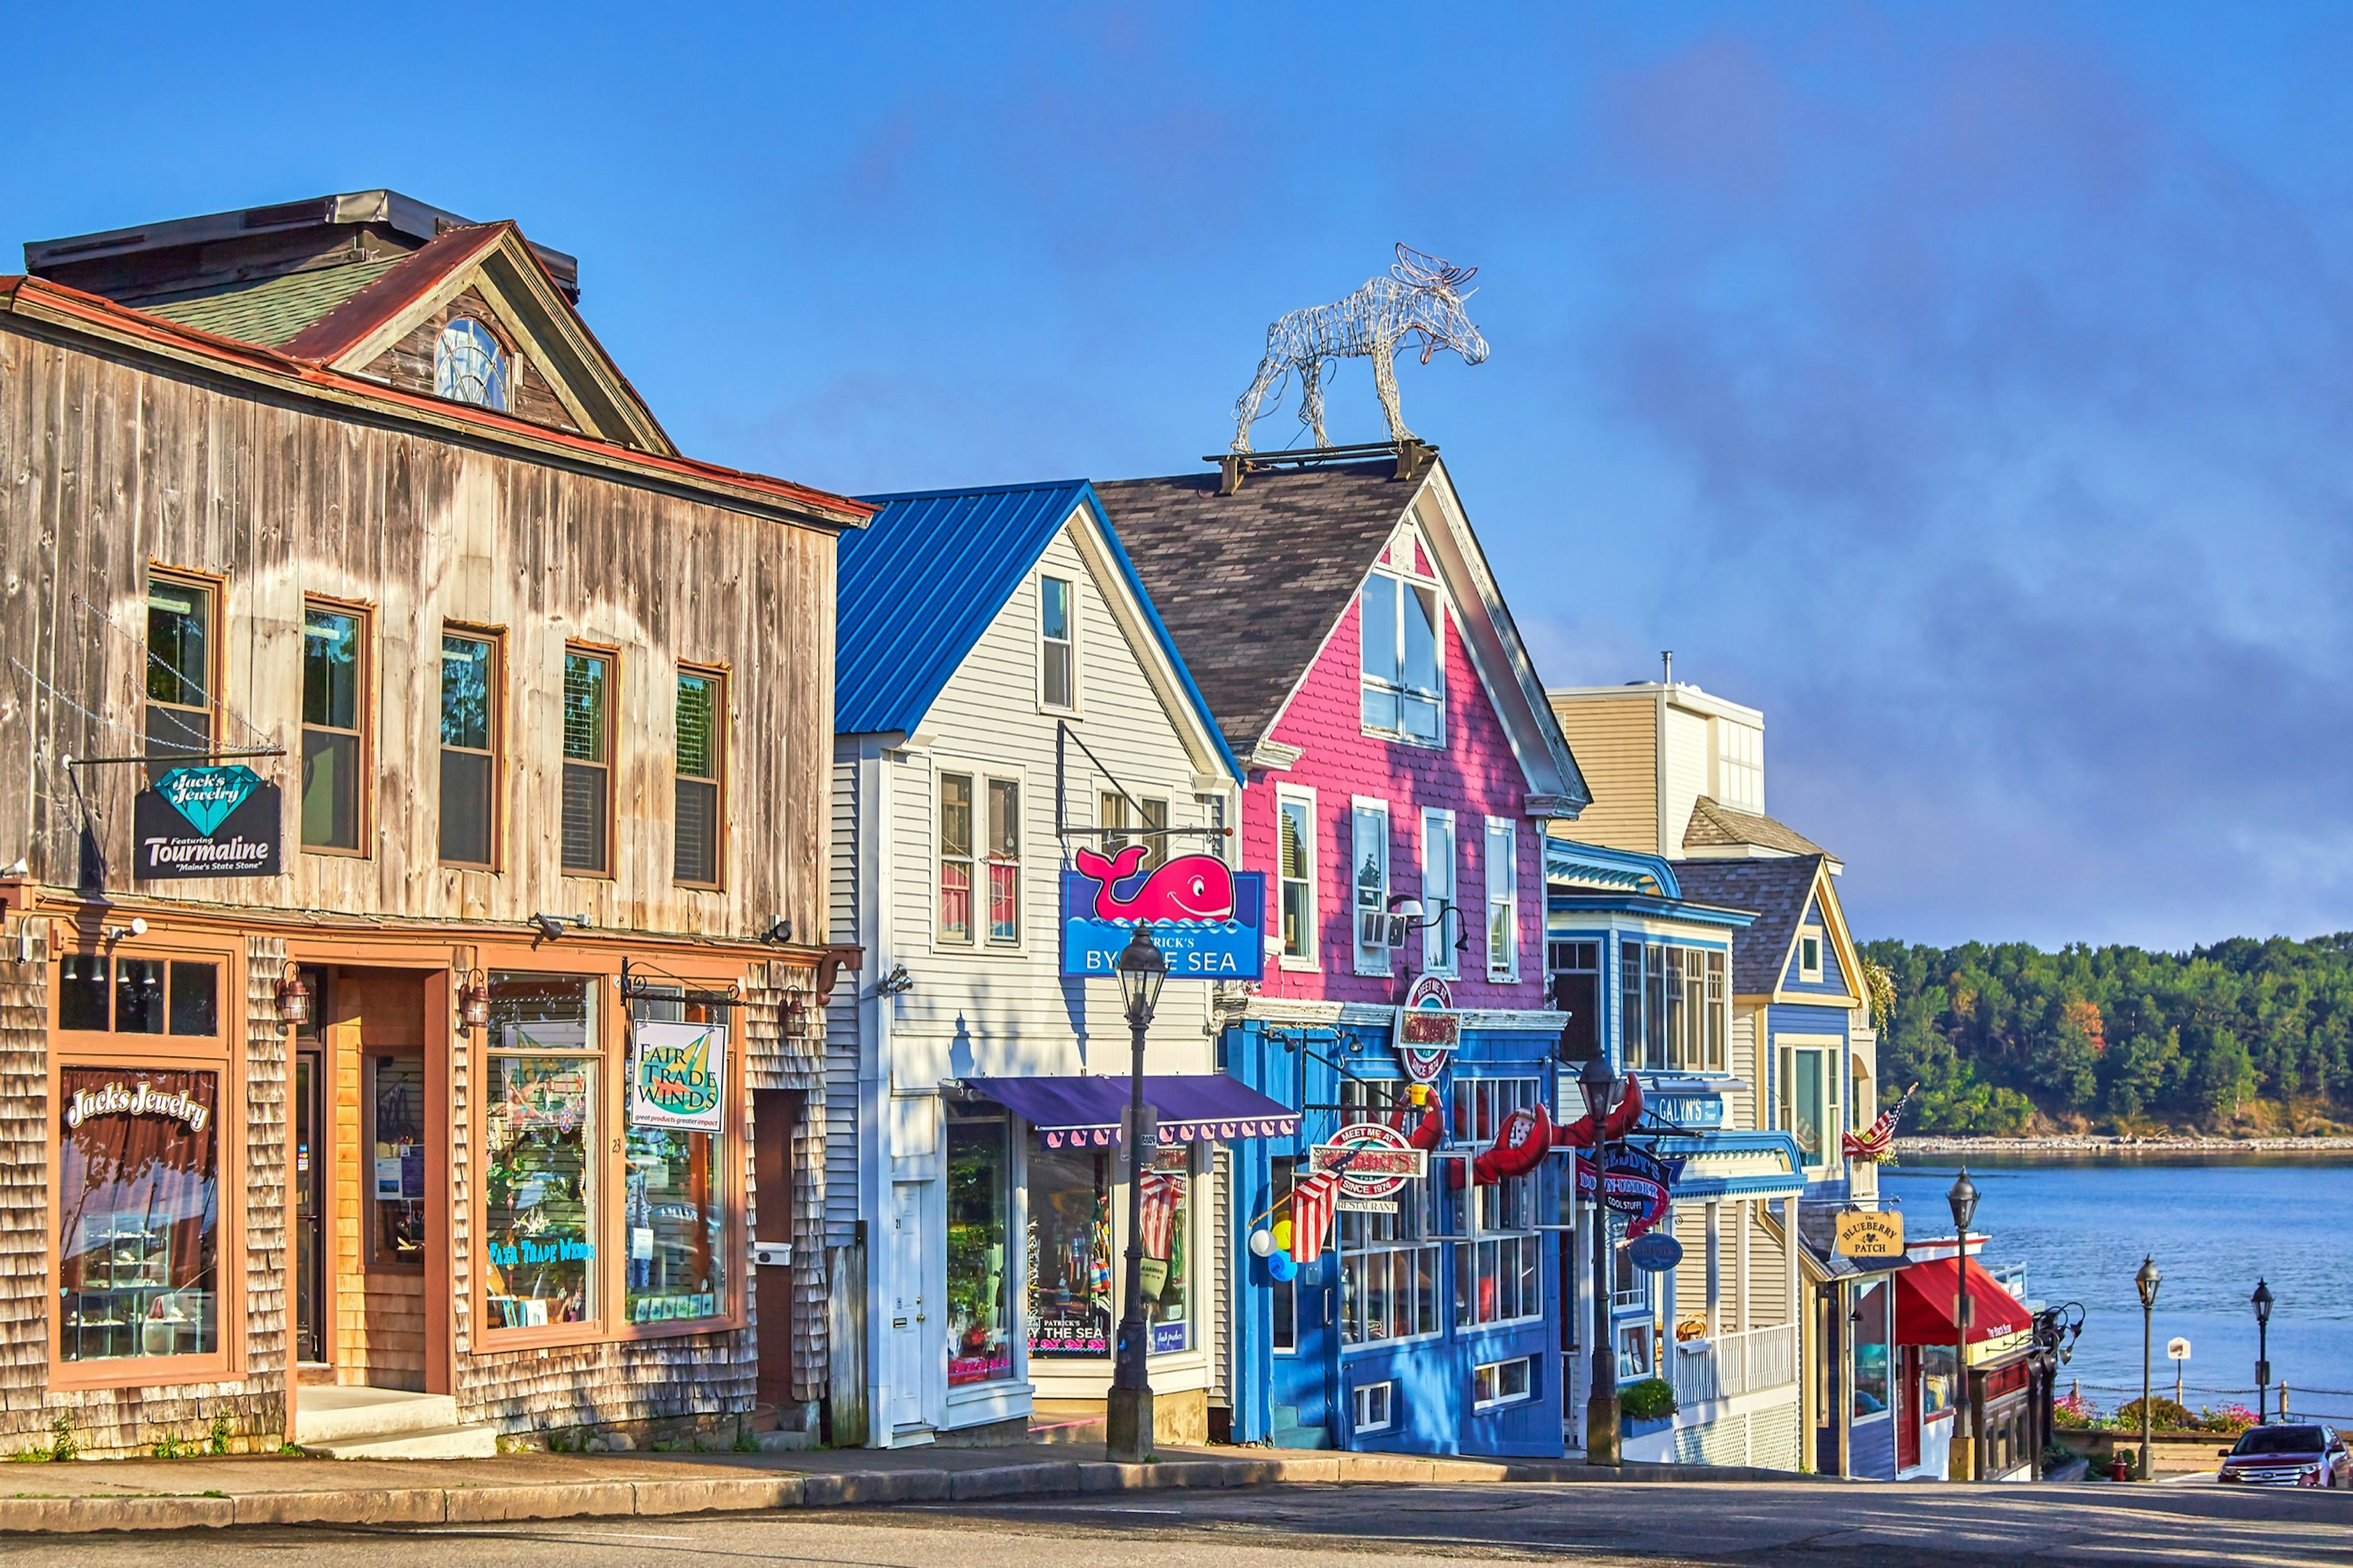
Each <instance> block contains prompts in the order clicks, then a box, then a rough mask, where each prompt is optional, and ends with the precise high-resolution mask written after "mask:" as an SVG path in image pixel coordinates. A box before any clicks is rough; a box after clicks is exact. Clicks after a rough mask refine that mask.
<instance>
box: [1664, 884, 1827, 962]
mask: <svg viewBox="0 0 2353 1568" xmlns="http://www.w3.org/2000/svg"><path fill="white" fill-rule="evenodd" d="M1822 859H1823V857H1822V854H1821V852H1820V850H1816V851H1815V852H1814V853H1813V854H1811V855H1796V856H1789V857H1786V858H1772V859H1766V860H1676V861H1672V862H1670V864H1672V866H1673V868H1674V872H1675V881H1676V883H1677V884H1678V885H1679V886H1681V887H1682V889H1683V897H1684V898H1686V899H1688V900H1691V901H1692V902H1694V903H1699V904H1715V905H1718V906H1720V907H1722V908H1725V909H1734V910H1749V911H1751V912H1752V913H1754V914H1755V915H1756V916H1757V923H1756V924H1755V925H1752V926H1749V927H1747V928H1746V929H1745V930H1743V931H1737V932H1736V933H1734V935H1733V938H1732V988H1733V990H1734V992H1735V993H1736V994H1739V995H1743V996H1754V995H1759V994H1764V993H1766V992H1768V991H1773V990H1776V989H1778V987H1779V985H1780V984H1781V969H1782V966H1783V965H1784V964H1786V963H1788V958H1789V945H1790V943H1792V942H1795V941H1796V940H1797V937H1798V922H1799V921H1800V920H1802V919H1804V918H1805V913H1806V905H1807V904H1808V903H1809V902H1810V900H1812V897H1813V891H1814V883H1815V880H1816V879H1818V878H1819V877H1820V875H1821V869H1822Z"/></svg>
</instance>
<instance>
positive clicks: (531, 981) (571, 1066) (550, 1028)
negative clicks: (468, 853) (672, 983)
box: [481, 973, 603, 1329]
mask: <svg viewBox="0 0 2353 1568" xmlns="http://www.w3.org/2000/svg"><path fill="white" fill-rule="evenodd" d="M490 997H491V1024H490V1052H489V1059H488V1061H487V1062H486V1063H485V1070H484V1072H483V1075H482V1100H483V1103H482V1110H481V1123H482V1138H483V1148H482V1176H483V1198H482V1211H483V1212H482V1235H483V1269H482V1280H483V1298H484V1300H483V1312H484V1322H485V1326H486V1327H488V1328H491V1329H540V1328H549V1327H554V1326H557V1325H561V1324H566V1323H585V1322H587V1321H592V1320H593V1319H594V1318H595V1317H596V1307H597V1305H598V1303H597V1301H596V1272H597V1271H596V1234H597V1222H598V1219H599V1215H598V1212H597V1198H598V1194H597V1185H598V1183H597V1179H596V1177H597V1165H598V1161H597V1159H596V1149H597V1128H598V1125H599V1123H600V1122H601V1121H602V1118H601V1117H599V1116H598V1114H597V1110H598V1105H597V1096H598V1091H599V1089H600V1088H601V1085H600V1083H599V1079H600V1077H601V1075H600V1073H599V1071H598V1069H599V1068H601V1067H602V1065H603V1063H602V1061H601V1060H600V1059H599V1053H598V1050H597V1046H598V1037H597V1035H596V982H595V981H594V980H592V979H589V978H586V977H581V976H573V975H534V974H501V973H493V974H492V975H491V984H490Z"/></svg>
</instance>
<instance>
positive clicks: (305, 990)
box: [278, 965, 311, 1029]
mask: <svg viewBox="0 0 2353 1568" xmlns="http://www.w3.org/2000/svg"><path fill="white" fill-rule="evenodd" d="M278 1021H279V1022H280V1024H284V1025H287V1026H291V1027H293V1028H296V1029H300V1028H301V1026H303V1025H305V1024H307V1023H309V1022H310V1021H311V988H310V987H309V986H308V985H305V984H302V972H301V970H299V969H296V968H294V967H293V966H292V965H288V967H287V970H286V973H284V974H282V975H280V976H279V980H278Z"/></svg>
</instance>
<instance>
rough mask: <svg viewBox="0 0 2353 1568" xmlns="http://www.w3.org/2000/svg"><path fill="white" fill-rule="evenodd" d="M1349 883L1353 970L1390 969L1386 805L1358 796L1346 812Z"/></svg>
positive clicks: (1387, 819)
mask: <svg viewBox="0 0 2353 1568" xmlns="http://www.w3.org/2000/svg"><path fill="white" fill-rule="evenodd" d="M1348 865H1349V872H1348V885H1349V887H1350V889H1352V892H1351V898H1352V899H1353V900H1354V907H1355V910H1356V973H1359V974H1387V973H1389V808H1388V804H1387V803H1386V802H1383V801H1377V800H1361V799H1360V800H1358V801H1356V803H1355V805H1354V806H1353V807H1352V808H1351V810H1350V811H1349V813H1348Z"/></svg>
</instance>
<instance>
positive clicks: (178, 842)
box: [131, 767, 285, 882]
mask: <svg viewBox="0 0 2353 1568" xmlns="http://www.w3.org/2000/svg"><path fill="white" fill-rule="evenodd" d="M284 816H285V812H284V810H283V808H282V807H281V806H280V803H279V795H278V786H277V785H276V784H269V783H267V782H266V781H264V780H263V779H262V777H261V776H260V775H259V773H255V772H254V771H253V770H252V769H251V768H244V767H194V768H174V769H173V770H172V771H171V772H170V773H165V774H164V776H163V777H162V778H160V779H157V780H156V781H155V783H154V785H153V788H150V789H143V790H141V791H140V792H139V794H138V796H137V798H135V799H134V800H133V801H132V803H131V823H132V838H133V839H134V840H135V841H136V845H137V850H136V853H135V854H134V855H133V857H132V872H131V874H132V878H133V879H135V880H137V881H142V882H153V881H157V880H159V879H163V878H166V877H275V876H277V875H278V874H279V863H278V847H279V837H280V826H281V823H282V821H283V819H284Z"/></svg>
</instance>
